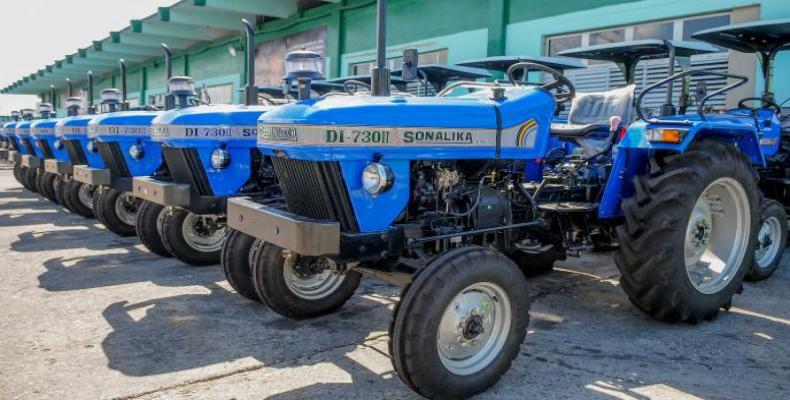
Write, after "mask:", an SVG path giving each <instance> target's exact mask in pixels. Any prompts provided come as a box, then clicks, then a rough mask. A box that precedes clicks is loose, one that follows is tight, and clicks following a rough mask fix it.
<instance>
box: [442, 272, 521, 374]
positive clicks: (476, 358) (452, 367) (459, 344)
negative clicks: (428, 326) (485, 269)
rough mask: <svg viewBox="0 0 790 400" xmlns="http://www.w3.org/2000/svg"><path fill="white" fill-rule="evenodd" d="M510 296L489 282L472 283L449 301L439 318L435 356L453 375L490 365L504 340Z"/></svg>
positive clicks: (472, 371) (473, 372)
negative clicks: (436, 354)
mask: <svg viewBox="0 0 790 400" xmlns="http://www.w3.org/2000/svg"><path fill="white" fill-rule="evenodd" d="M511 323H512V308H511V306H510V298H508V296H507V294H506V293H505V291H504V289H502V288H501V287H500V286H499V285H497V284H495V283H491V282H479V283H475V284H473V285H471V286H469V287H467V288H466V289H464V290H462V291H461V292H460V293H459V294H458V295H456V296H455V298H453V300H452V301H450V304H449V305H448V306H447V308H446V309H445V311H444V314H443V315H442V320H441V322H439V332H438V334H437V336H436V347H437V348H438V350H439V359H440V360H441V362H442V364H443V365H444V367H445V368H447V370H448V371H450V372H452V373H453V374H455V375H472V374H475V373H477V372H479V371H481V370H483V369H484V368H486V367H487V366H488V365H490V364H491V363H492V362H493V361H494V360H495V359H496V357H497V356H498V355H499V353H500V352H501V351H502V348H503V347H504V346H505V342H506V341H507V337H508V333H509V332H510V324H511Z"/></svg>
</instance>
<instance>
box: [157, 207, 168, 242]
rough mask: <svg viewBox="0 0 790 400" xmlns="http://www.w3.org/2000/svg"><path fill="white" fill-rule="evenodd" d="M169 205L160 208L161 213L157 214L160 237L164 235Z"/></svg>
mask: <svg viewBox="0 0 790 400" xmlns="http://www.w3.org/2000/svg"><path fill="white" fill-rule="evenodd" d="M167 211H168V207H162V209H161V210H159V214H157V215H156V233H158V234H159V237H160V238H161V237H162V232H163V231H164V229H165V215H167Z"/></svg>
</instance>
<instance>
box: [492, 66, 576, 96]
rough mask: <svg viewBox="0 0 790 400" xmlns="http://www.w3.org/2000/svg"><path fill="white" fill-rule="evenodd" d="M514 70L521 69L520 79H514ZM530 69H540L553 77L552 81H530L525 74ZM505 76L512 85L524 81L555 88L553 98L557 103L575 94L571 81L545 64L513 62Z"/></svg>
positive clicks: (544, 87)
mask: <svg viewBox="0 0 790 400" xmlns="http://www.w3.org/2000/svg"><path fill="white" fill-rule="evenodd" d="M516 71H523V72H522V74H523V75H522V76H521V79H520V80H519V79H516ZM530 71H541V72H545V73H547V74H549V75H551V77H552V78H554V80H553V81H551V82H549V83H536V82H535V83H531V82H528V81H527V75H528V74H529V72H530ZM507 78H508V80H509V81H510V83H511V84H512V85H513V86H524V84H525V83H531V84H533V85H536V86H539V87H540V88H542V89H545V90H548V91H551V90H556V93H554V100H555V101H556V102H557V103H564V102H566V101H568V100H570V99H572V98H573V96H575V95H576V87H575V86H573V83H571V81H570V80H569V79H568V78H566V77H565V75H563V74H562V73H561V72H560V71H557V70H556V69H554V68H551V67H547V66H545V65H541V64H536V63H531V62H520V63H517V64H513V65H511V66H510V68H508V69H507ZM561 88H565V89H567V90H566V91H561V90H559V89H561Z"/></svg>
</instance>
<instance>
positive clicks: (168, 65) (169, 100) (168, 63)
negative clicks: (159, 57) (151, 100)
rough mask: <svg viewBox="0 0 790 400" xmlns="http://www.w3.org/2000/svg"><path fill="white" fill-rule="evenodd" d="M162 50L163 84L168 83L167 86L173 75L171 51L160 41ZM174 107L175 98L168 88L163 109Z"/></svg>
mask: <svg viewBox="0 0 790 400" xmlns="http://www.w3.org/2000/svg"><path fill="white" fill-rule="evenodd" d="M162 50H164V51H165V85H168V88H169V85H170V78H172V77H173V51H171V50H170V47H169V46H168V45H166V44H164V43H162ZM174 108H176V99H175V97H174V96H173V95H172V94H171V93H169V90H168V93H167V94H166V95H165V110H172V109H174Z"/></svg>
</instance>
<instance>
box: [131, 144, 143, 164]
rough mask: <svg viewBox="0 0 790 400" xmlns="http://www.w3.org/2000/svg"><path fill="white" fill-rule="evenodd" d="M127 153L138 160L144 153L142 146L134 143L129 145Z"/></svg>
mask: <svg viewBox="0 0 790 400" xmlns="http://www.w3.org/2000/svg"><path fill="white" fill-rule="evenodd" d="M129 155H130V156H132V158H134V159H135V160H139V159H141V158H143V156H144V155H145V150H143V146H140V145H139V144H135V145H132V146H131V147H129Z"/></svg>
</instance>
